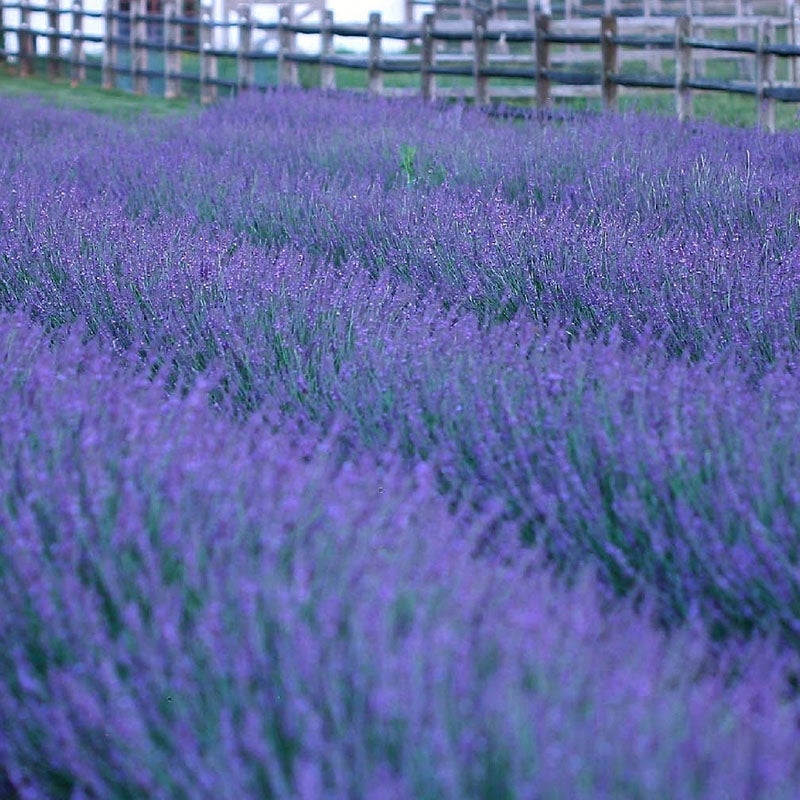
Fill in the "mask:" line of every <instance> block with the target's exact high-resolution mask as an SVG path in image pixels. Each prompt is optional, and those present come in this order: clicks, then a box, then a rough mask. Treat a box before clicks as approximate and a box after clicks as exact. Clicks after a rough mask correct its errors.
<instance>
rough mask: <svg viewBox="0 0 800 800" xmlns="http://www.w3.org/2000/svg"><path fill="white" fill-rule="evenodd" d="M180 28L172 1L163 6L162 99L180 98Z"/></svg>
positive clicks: (176, 10)
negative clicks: (163, 71)
mask: <svg viewBox="0 0 800 800" xmlns="http://www.w3.org/2000/svg"><path fill="white" fill-rule="evenodd" d="M180 35H181V26H180V25H179V24H178V9H177V7H176V5H175V3H174V1H173V0H169V2H167V3H166V4H165V5H164V70H165V75H164V97H166V98H167V100H172V99H174V98H175V97H180V96H181V79H180V78H179V77H178V76H179V75H180V74H181V53H180V50H178V49H177V48H178V44H179V43H180Z"/></svg>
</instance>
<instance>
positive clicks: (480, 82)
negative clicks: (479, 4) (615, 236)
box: [472, 10, 489, 106]
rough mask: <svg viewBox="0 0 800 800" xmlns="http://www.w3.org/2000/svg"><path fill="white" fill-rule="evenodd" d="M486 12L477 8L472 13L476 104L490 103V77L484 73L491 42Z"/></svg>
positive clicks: (473, 71)
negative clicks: (487, 34)
mask: <svg viewBox="0 0 800 800" xmlns="http://www.w3.org/2000/svg"><path fill="white" fill-rule="evenodd" d="M486 20H487V17H486V12H485V11H481V10H476V11H475V12H474V13H473V15H472V73H473V75H474V77H475V105H478V106H485V105H487V104H488V103H489V79H488V78H487V77H486V75H484V74H483V71H484V70H485V69H486V67H487V66H488V63H489V43H488V42H487V40H486Z"/></svg>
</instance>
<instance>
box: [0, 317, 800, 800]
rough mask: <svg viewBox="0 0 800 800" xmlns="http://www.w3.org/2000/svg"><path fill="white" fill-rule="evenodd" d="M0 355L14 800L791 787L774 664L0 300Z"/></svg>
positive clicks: (402, 472)
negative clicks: (565, 581) (10, 311)
mask: <svg viewBox="0 0 800 800" xmlns="http://www.w3.org/2000/svg"><path fill="white" fill-rule="evenodd" d="M0 348H2V350H1V352H2V353H3V370H2V372H1V373H0V385H1V387H2V392H0V397H2V398H3V400H2V413H1V414H0V422H1V423H2V431H3V436H2V442H1V443H0V464H1V465H2V467H1V469H2V473H0V474H1V475H2V478H1V479H0V486H2V487H3V491H2V494H3V497H2V500H3V502H2V504H0V554H1V558H2V560H1V561H0V563H2V570H0V591H2V596H3V598H4V605H3V613H2V614H1V615H0V641H2V642H3V647H2V648H0V674H2V676H3V680H2V682H0V726H1V727H0V730H2V731H3V736H2V737H0V759H1V760H2V763H3V764H4V765H5V768H6V770H7V772H8V774H9V776H10V777H11V780H12V782H13V783H14V785H15V786H16V787H17V790H18V792H19V794H20V796H21V797H23V798H35V797H48V798H61V797H76V796H79V797H87V798H126V797H153V798H162V797H163V798H205V797H208V798H211V797H218V796H220V795H223V796H225V795H233V794H235V795H236V796H237V797H243V798H250V797H252V798H263V797H286V798H288V797H304V798H305V797H308V798H319V797H342V798H344V797H365V798H373V797H374V798H377V797H397V798H405V797H435V798H439V797H441V798H459V797H465V796H466V797H485V798H498V797H520V798H522V797H532V796H536V797H545V798H561V797H574V796H591V797H608V798H612V797H613V798H619V797H642V796H646V797H663V798H667V797H670V798H672V797H680V798H684V797H685V798H695V797H732V798H753V797H765V798H767V797H768V798H780V797H786V798H789V797H792V796H793V794H794V792H795V791H796V788H797V780H798V768H800V765H799V764H798V762H797V757H796V748H795V739H796V714H797V709H796V707H795V706H796V704H795V702H794V701H788V700H786V698H785V697H784V686H785V684H784V682H783V678H784V676H783V674H782V671H783V670H784V669H785V668H786V667H787V666H788V665H789V662H787V661H786V659H785V658H783V659H778V660H776V659H775V657H774V656H773V655H769V654H765V652H764V651H763V649H761V650H760V652H759V650H757V649H755V648H754V647H751V646H747V645H745V646H744V647H743V648H742V649H741V650H740V651H738V652H737V653H736V655H735V656H729V657H723V658H720V656H719V655H718V654H715V653H714V651H713V650H712V649H711V648H710V647H709V644H708V640H707V638H706V637H705V635H704V632H703V631H702V629H701V628H700V627H697V626H694V627H689V628H687V629H685V630H683V631H681V632H678V633H676V634H673V635H672V636H669V637H668V636H667V635H665V634H664V633H660V632H657V631H656V630H654V629H653V628H652V627H651V626H650V624H649V622H648V620H647V619H646V617H643V616H639V615H636V614H634V613H633V612H632V611H630V610H626V609H622V608H616V610H614V609H609V608H605V609H604V605H605V603H606V601H604V599H603V592H602V591H601V590H600V588H599V587H598V585H597V583H596V581H594V580H592V578H591V576H590V575H589V574H584V576H583V578H582V579H581V580H580V581H579V583H578V584H577V585H576V586H575V587H573V589H572V590H571V591H567V590H566V589H565V588H563V587H561V586H559V585H557V584H556V583H554V582H553V581H552V578H551V577H548V575H547V573H545V572H543V571H542V566H541V564H540V563H539V562H538V559H537V557H536V555H535V554H534V553H532V552H530V551H528V552H527V553H526V552H525V551H524V550H520V549H519V546H518V545H514V544H513V542H512V541H511V540H508V539H506V540H504V542H505V546H504V547H502V548H496V549H495V550H493V551H492V553H490V554H489V553H484V555H483V556H482V557H477V558H476V556H475V549H476V547H477V546H478V544H479V539H480V538H481V537H482V536H483V535H484V533H485V529H486V526H487V525H491V524H496V522H497V520H496V519H495V517H496V515H497V509H486V511H485V513H484V514H483V516H482V518H480V519H477V518H473V519H466V518H464V517H463V516H460V515H453V514H451V513H450V512H449V511H448V510H447V508H446V505H445V503H444V502H443V501H442V499H441V497H440V496H439V492H438V490H437V487H436V485H435V479H434V475H433V473H432V470H431V469H430V467H429V466H427V465H425V464H419V465H417V467H416V468H414V469H413V470H409V469H408V468H407V466H406V465H405V464H403V463H401V462H400V460H399V459H398V458H397V457H396V456H394V455H391V454H386V455H384V456H383V457H382V458H380V459H376V458H374V457H370V456H362V457H360V458H357V459H350V458H347V459H344V460H342V458H341V456H342V454H341V452H340V447H341V445H340V444H338V443H337V441H336V439H335V438H333V439H331V438H324V439H322V440H317V439H308V438H307V437H305V436H304V435H303V434H302V433H300V432H298V431H296V430H295V431H291V430H288V429H286V428H285V427H284V428H282V429H281V430H275V429H273V428H271V427H270V426H269V425H268V424H266V423H262V422H256V421H255V420H250V422H248V424H247V425H244V426H239V427H232V426H231V425H230V424H229V422H228V421H227V420H226V419H225V418H224V417H222V416H220V415H219V414H218V413H215V412H214V411H213V409H210V408H209V407H208V404H207V400H206V397H207V393H206V390H205V388H204V387H203V386H201V385H198V386H196V387H195V388H194V389H193V390H192V391H190V392H189V393H188V394H187V395H186V396H185V397H183V398H182V399H179V398H177V397H176V396H175V395H174V394H173V395H165V392H164V387H163V386H161V385H159V383H158V382H156V383H155V384H153V383H151V382H150V381H148V380H147V379H146V378H145V377H143V376H140V377H139V378H136V377H135V374H133V373H132V369H131V365H130V364H128V365H127V366H126V365H125V364H124V363H123V362H121V361H120V359H119V358H118V357H116V356H114V355H113V354H111V353H109V352H108V351H104V350H103V349H101V348H99V347H96V346H93V345H88V346H87V345H86V344H84V343H83V342H82V337H81V336H80V334H74V335H71V336H70V337H67V338H66V340H64V341H61V342H59V343H58V344H56V345H55V346H53V345H52V344H48V340H47V338H46V337H44V336H42V333H41V331H37V330H36V329H33V328H31V327H30V324H29V323H28V322H27V321H26V320H25V319H24V318H22V317H20V316H16V317H8V316H6V317H4V318H3V320H2V321H1V322H0ZM765 656H766V657H765ZM736 671H738V672H739V673H740V674H739V675H738V676H737V677H735V678H734V672H736ZM623 732H624V735H622V734H623Z"/></svg>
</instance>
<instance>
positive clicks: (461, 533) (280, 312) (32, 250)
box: [0, 92, 800, 799]
mask: <svg viewBox="0 0 800 800" xmlns="http://www.w3.org/2000/svg"><path fill="white" fill-rule="evenodd" d="M5 106H6V108H5V109H4V113H2V114H0V136H1V137H2V139H3V141H4V142H5V143H7V146H6V147H4V149H3V152H2V155H0V176H2V181H3V184H4V185H5V186H8V187H12V188H11V189H10V190H9V191H8V192H6V193H5V194H3V195H2V196H0V307H2V316H1V317H0V359H2V369H0V495H2V502H0V596H1V597H2V600H3V604H2V611H0V731H2V735H1V736H0V764H2V765H4V769H5V771H6V772H7V774H8V778H9V780H10V782H11V783H12V784H13V785H14V786H15V788H16V791H17V793H18V794H19V795H20V797H22V798H26V799H27V798H40V797H47V798H56V797H65V798H66V797H84V798H127V797H143V796H146V797H153V798H161V797H164V798H201V797H202V798H206V797H208V798H211V797H227V796H231V797H232V796H237V797H243V798H248V797H252V798H257V797H259V798H260V797H281V798H282V797H308V798H316V797H342V798H344V797H374V798H378V797H384V798H388V797H397V798H405V797H431V798H439V797H441V798H450V797H452V798H458V797H487V798H488V797H491V798H501V797H519V798H530V797H542V798H551V797H552V798H559V797H576V796H590V797H608V798H612V797H613V798H625V797H648V798H651V797H652V798H657V797H664V798H666V797H669V798H683V797H685V798H701V797H702V798H716V797H731V798H758V797H764V798H781V797H786V798H790V797H795V796H796V795H797V790H798V786H800V764H799V763H798V759H797V755H796V752H795V751H796V748H795V747H794V742H795V739H796V734H797V713H798V707H797V699H796V697H795V696H794V695H793V692H792V686H793V685H794V684H796V682H797V677H796V676H797V672H796V654H797V650H798V644H800V573H799V572H798V558H800V538H799V537H798V533H800V469H798V467H800V464H798V460H799V459H800V414H799V413H798V411H800V392H798V389H799V388H800V386H798V378H797V359H798V345H800V277H799V276H800V186H798V184H797V181H796V179H795V176H796V174H797V171H798V168H800V139H798V137H797V135H796V134H785V135H779V136H777V137H766V136H762V135H759V134H755V133H752V132H744V131H731V130H726V129H722V128H717V127H713V126H711V125H698V126H695V127H691V128H690V127H686V126H679V125H677V124H673V123H671V122H668V121H665V120H662V119H659V120H654V119H647V118H642V117H617V118H611V117H605V116H600V117H586V118H580V119H564V120H560V121H552V120H551V121H549V122H546V123H541V122H536V121H531V122H527V123H522V124H516V125H513V126H512V125H511V124H505V123H498V122H494V121H491V120H490V119H488V118H487V117H485V116H483V115H481V114H480V113H479V112H478V111H475V110H469V109H465V108H463V107H461V106H458V107H447V108H445V107H442V108H431V107H423V106H421V105H420V104H418V103H417V102H389V101H383V100H371V101H370V100H367V99H365V98H356V97H345V96H331V95H326V96H323V95H314V94H311V95H299V94H295V93H292V92H278V93H273V94H270V95H269V96H267V97H266V98H264V97H261V96H244V97H242V98H240V99H239V100H237V101H236V103H235V104H230V105H222V106H219V107H217V108H214V109H211V110H208V111H206V112H204V113H203V114H202V116H201V117H200V118H199V119H198V118H196V117H194V118H191V119H179V120H174V119H173V120H168V121H158V122H140V123H138V125H137V127H136V128H135V129H132V128H129V127H125V126H122V125H118V124H116V123H113V122H110V121H108V120H101V119H98V118H94V117H90V116H86V115H80V114H77V113H72V112H66V111H54V110H48V109H44V108H40V107H38V106H36V105H33V104H31V105H27V106H25V105H22V104H19V103H16V104H14V105H12V104H10V103H8V102H6V103H5ZM620 598H623V599H622V600H620ZM765 641H766V643H767V644H766V645H765ZM622 732H624V735H620V734H621V733H622Z"/></svg>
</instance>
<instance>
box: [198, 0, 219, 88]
mask: <svg viewBox="0 0 800 800" xmlns="http://www.w3.org/2000/svg"><path fill="white" fill-rule="evenodd" d="M218 76H219V65H218V63H217V56H216V53H215V52H214V16H213V8H212V7H211V6H206V7H205V8H203V10H202V12H201V17H200V102H201V103H213V102H214V101H215V100H216V99H217V84H216V81H217V78H218Z"/></svg>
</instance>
